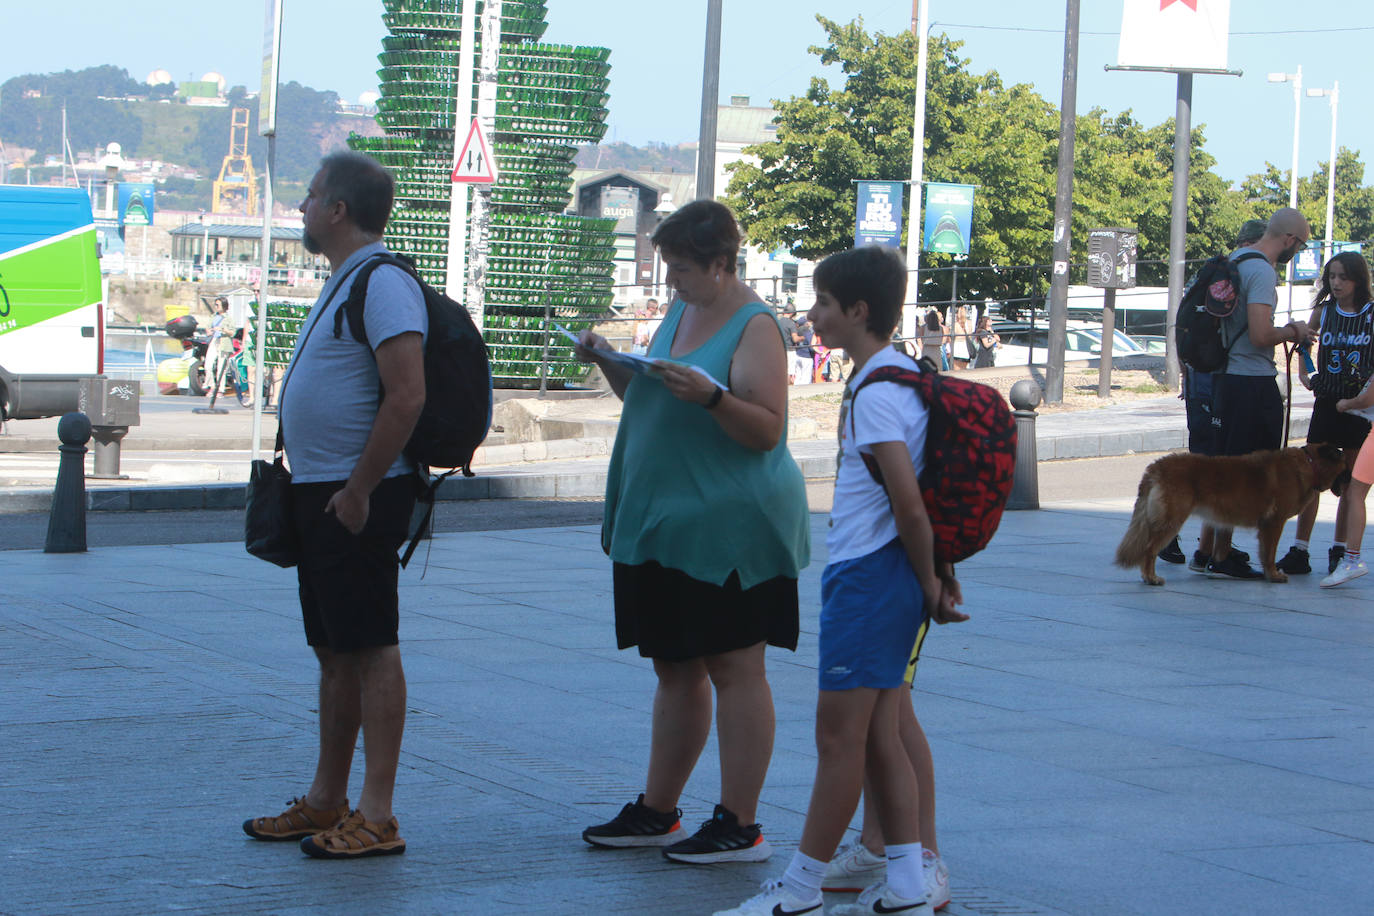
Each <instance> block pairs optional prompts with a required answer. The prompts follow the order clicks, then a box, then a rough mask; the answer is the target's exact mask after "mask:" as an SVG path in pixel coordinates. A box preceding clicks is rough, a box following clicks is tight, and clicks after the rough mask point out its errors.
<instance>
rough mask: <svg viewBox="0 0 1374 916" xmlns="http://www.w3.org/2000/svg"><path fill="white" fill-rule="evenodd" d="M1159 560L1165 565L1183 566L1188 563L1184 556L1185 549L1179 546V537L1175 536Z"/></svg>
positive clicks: (1161, 552) (1160, 554)
mask: <svg viewBox="0 0 1374 916" xmlns="http://www.w3.org/2000/svg"><path fill="white" fill-rule="evenodd" d="M1159 558H1160V559H1161V560H1163V561H1164V562H1165V563H1174V564H1182V563H1187V562H1188V558H1187V557H1185V556H1184V555H1183V548H1182V547H1180V546H1178V535H1174V539H1173V540H1172V541H1170V542H1169V543H1168V544H1167V545H1166V546H1165V547H1164V549H1163V550H1161V551H1160V552H1159Z"/></svg>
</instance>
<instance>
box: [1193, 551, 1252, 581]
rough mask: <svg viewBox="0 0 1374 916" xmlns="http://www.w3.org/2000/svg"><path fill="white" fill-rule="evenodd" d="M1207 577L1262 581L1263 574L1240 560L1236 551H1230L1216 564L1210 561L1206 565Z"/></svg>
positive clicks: (1214, 561)
mask: <svg viewBox="0 0 1374 916" xmlns="http://www.w3.org/2000/svg"><path fill="white" fill-rule="evenodd" d="M1207 575H1208V576H1209V577H1210V578H1213V579H1263V578H1264V573H1262V572H1260V571H1259V570H1258V569H1255V568H1254V567H1253V566H1251V565H1250V564H1249V563H1248V562H1246V561H1245V560H1242V559H1241V558H1240V556H1239V554H1238V553H1237V552H1236V551H1234V550H1233V551H1231V552H1230V553H1228V554H1227V555H1226V559H1224V560H1222V561H1220V562H1218V561H1216V560H1212V561H1211V562H1209V563H1208V564H1207Z"/></svg>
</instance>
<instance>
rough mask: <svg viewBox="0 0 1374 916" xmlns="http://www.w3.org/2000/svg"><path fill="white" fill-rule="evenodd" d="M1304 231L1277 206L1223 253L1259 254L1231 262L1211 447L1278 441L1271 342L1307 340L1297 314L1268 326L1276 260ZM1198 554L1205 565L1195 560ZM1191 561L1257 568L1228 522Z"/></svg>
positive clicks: (1240, 451) (1237, 570) (1243, 574)
mask: <svg viewBox="0 0 1374 916" xmlns="http://www.w3.org/2000/svg"><path fill="white" fill-rule="evenodd" d="M1311 236H1312V230H1311V228H1310V227H1309V226H1308V225H1307V218H1306V217H1304V216H1303V215H1302V214H1301V213H1299V212H1298V211H1297V210H1294V209H1292V208H1291V207H1284V208H1282V209H1280V210H1276V211H1275V212H1274V215H1273V216H1271V217H1269V224H1268V226H1266V228H1265V231H1264V235H1262V236H1261V237H1260V239H1259V241H1257V242H1255V243H1254V244H1253V245H1249V246H1242V247H1240V248H1237V249H1236V250H1235V251H1234V252H1232V253H1231V259H1232V260H1233V261H1235V260H1237V259H1238V258H1239V256H1240V255H1241V254H1243V253H1245V252H1249V251H1258V252H1260V253H1261V254H1263V255H1264V257H1263V258H1245V259H1243V260H1239V261H1238V263H1237V264H1236V269H1237V270H1238V271H1239V272H1240V290H1239V295H1238V297H1237V299H1238V303H1237V306H1236V310H1235V311H1234V312H1232V313H1231V314H1230V316H1228V317H1227V318H1226V319H1225V320H1224V321H1223V323H1222V343H1223V344H1225V345H1226V346H1227V348H1228V356H1227V362H1226V367H1225V368H1224V369H1223V370H1222V371H1221V372H1218V373H1216V374H1214V375H1213V376H1212V416H1213V417H1214V418H1215V420H1216V421H1217V422H1216V424H1215V428H1214V434H1215V442H1214V445H1215V451H1214V454H1217V455H1248V454H1250V453H1251V452H1258V451H1262V450H1265V449H1276V448H1279V447H1280V446H1281V445H1282V444H1283V396H1282V395H1281V394H1279V385H1278V381H1277V376H1278V366H1277V364H1276V363H1275V361H1274V348H1275V347H1277V346H1278V345H1279V344H1282V343H1294V344H1299V343H1309V342H1311V339H1312V332H1311V330H1310V329H1309V328H1308V326H1307V322H1305V321H1289V322H1288V323H1287V324H1285V325H1284V326H1283V327H1275V326H1274V306H1275V305H1276V304H1277V303H1278V272H1277V269H1276V268H1277V267H1278V266H1280V265H1283V264H1287V263H1288V262H1289V261H1291V260H1292V259H1293V256H1294V255H1296V254H1297V253H1298V252H1299V251H1301V250H1302V249H1303V248H1305V247H1306V246H1307V241H1308V239H1309V238H1311ZM1208 534H1211V535H1212V537H1210V538H1209V537H1208V536H1207V535H1208ZM1209 541H1210V543H1209ZM1204 559H1205V565H1204V564H1203V563H1202V562H1200V561H1202V560H1204ZM1192 565H1193V568H1194V569H1197V568H1198V567H1199V566H1203V568H1204V569H1205V571H1206V573H1207V574H1208V575H1209V576H1213V577H1216V578H1232V579H1257V578H1259V577H1260V576H1262V575H1263V573H1261V572H1259V571H1258V570H1256V569H1255V568H1254V567H1252V566H1251V565H1250V564H1249V562H1247V561H1246V560H1244V559H1243V558H1241V557H1240V556H1239V555H1238V554H1237V553H1235V552H1233V551H1232V550H1231V529H1229V528H1218V529H1215V530H1213V531H1207V530H1204V532H1203V538H1202V541H1201V543H1200V544H1199V550H1198V555H1197V556H1195V557H1194V561H1193V564H1192Z"/></svg>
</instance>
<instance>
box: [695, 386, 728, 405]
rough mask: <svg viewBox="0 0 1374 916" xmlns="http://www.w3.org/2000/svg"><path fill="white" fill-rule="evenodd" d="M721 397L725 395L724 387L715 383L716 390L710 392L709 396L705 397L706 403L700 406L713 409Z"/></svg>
mask: <svg viewBox="0 0 1374 916" xmlns="http://www.w3.org/2000/svg"><path fill="white" fill-rule="evenodd" d="M723 397H725V389H724V388H722V387H720V386H719V385H717V386H716V390H715V391H713V392H711V396H710V397H709V398H707V399H706V403H705V404H702V405H701V406H702V407H705V408H706V409H707V410H713V409H714V408H715V406H716V405H717V404H719V403H720V399H721V398H723Z"/></svg>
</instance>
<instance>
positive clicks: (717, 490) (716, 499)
mask: <svg viewBox="0 0 1374 916" xmlns="http://www.w3.org/2000/svg"><path fill="white" fill-rule="evenodd" d="M653 241H654V244H655V245H656V246H657V247H658V249H659V251H660V253H661V255H662V257H663V262H664V264H665V265H666V267H667V277H668V283H669V285H671V286H672V287H673V290H674V293H675V298H674V300H673V302H672V305H671V307H670V309H669V311H668V315H667V317H666V318H665V319H664V322H663V327H662V330H661V331H660V333H659V334H658V336H657V337H655V338H654V342H653V343H652V344H651V345H650V348H649V354H648V355H649V357H650V358H651V359H655V360H656V361H657V366H658V372H657V373H656V375H647V374H646V375H634V374H632V373H630V372H629V371H628V370H625V369H621V368H619V367H618V366H617V365H616V364H614V363H611V362H609V361H607V360H606V359H604V358H603V357H602V356H601V355H600V354H601V353H604V352H605V351H607V350H609V349H610V345H609V344H608V343H607V342H606V340H605V338H603V337H601V336H600V335H597V334H594V333H592V332H590V331H587V332H584V333H583V335H582V338H581V343H580V345H579V347H578V348H577V351H576V352H577V356H578V358H579V359H582V360H584V361H595V362H596V363H597V365H598V366H600V367H601V369H602V371H603V372H604V373H605V375H606V378H607V380H608V381H609V383H610V385H611V387H612V389H613V390H614V391H615V393H616V395H617V396H619V397H620V398H621V399H622V400H623V401H624V410H623V412H622V414H621V419H620V428H619V430H618V431H617V433H616V440H615V446H614V449H613V450H612V453H611V462H610V467H609V468H608V470H607V483H606V510H605V517H604V521H603V523H602V546H603V547H604V548H605V550H606V552H607V553H608V554H609V555H610V558H611V561H612V564H613V583H614V591H615V628H616V643H617V645H618V646H619V647H620V648H621V649H628V648H630V647H632V646H633V647H637V648H638V650H639V654H640V655H641V656H643V657H645V658H649V659H652V660H653V666H654V673H655V675H656V676H657V678H658V688H657V691H656V693H655V696H654V702H653V731H652V737H651V739H650V747H649V765H648V775H647V778H646V780H645V783H644V789H643V791H642V792H641V793H640V794H639V797H638V798H637V799H636V800H635V801H633V802H631V803H629V804H627V805H625V806H624V808H623V809H622V810H621V812H620V814H619V815H617V816H616V817H615V818H613V819H612V820H611V821H609V822H608V823H604V824H598V825H595V826H592V827H588V828H587V829H586V830H584V831H583V833H582V837H583V839H584V840H586V841H587V842H588V843H591V844H592V845H595V846H607V847H632V846H658V847H662V851H663V855H664V856H665V857H667V858H669V859H672V860H674V861H679V862H697V863H709V862H735V861H745V862H758V861H762V860H764V859H766V858H768V856H769V854H770V852H771V849H770V847H769V845H768V842H767V840H766V839H765V838H764V836H763V832H762V830H761V829H760V826H759V824H758V823H757V822H756V809H757V806H758V800H759V794H760V792H761V791H762V789H763V783H764V777H765V776H766V775H767V772H768V763H769V760H770V759H771V757H772V753H773V728H774V716H773V699H772V694H771V693H770V691H769V687H768V680H767V678H766V676H765V664H764V648H765V646H767V645H774V646H781V647H783V648H786V649H795V648H796V646H797V634H798V604H797V576H798V574H799V573H800V571H801V570H802V568H803V567H805V566H806V564H807V563H808V562H809V561H810V550H811V545H810V520H809V515H808V513H807V507H806V490H805V485H804V483H803V480H802V476H801V471H800V470H799V469H798V468H797V465H796V462H795V461H793V459H792V456H791V454H790V453H789V452H788V450H787V376H788V371H789V370H788V367H789V362H790V354H789V352H788V351H787V349H786V347H785V346H784V343H783V334H782V333H781V332H780V325H779V321H778V320H776V319H775V317H774V315H773V313H772V311H771V310H770V309H769V308H768V307H767V306H766V305H765V304H764V303H763V302H761V301H760V300H759V298H758V296H757V295H756V294H755V293H754V291H753V290H751V289H750V288H749V287H748V286H746V285H745V284H744V283H742V282H741V281H740V280H739V278H738V277H736V275H735V259H736V254H737V252H738V250H739V244H740V233H739V227H738V226H737V225H736V223H735V219H734V217H733V216H732V215H731V213H730V211H729V210H728V209H727V208H725V207H724V206H722V205H721V204H718V203H716V202H714V201H709V200H699V201H695V202H694V203H691V204H688V205H687V206H685V207H683V208H682V209H680V210H678V211H677V212H675V213H674V214H672V215H671V216H669V217H668V218H667V219H666V220H664V222H663V223H662V224H661V225H660V226H659V227H658V229H657V230H655V232H654V235H653ZM713 691H714V693H715V706H716V734H717V738H718V740H719V746H720V783H721V795H720V802H719V804H717V805H716V806H715V811H714V812H713V814H712V815H711V818H710V819H709V820H707V821H706V822H705V823H704V824H703V825H702V827H701V829H700V830H698V831H697V832H696V834H695V835H693V836H691V837H687V838H684V831H683V830H682V827H681V824H680V816H681V812H680V811H679V810H678V801H679V799H680V798H681V795H682V792H683V790H684V788H685V787H686V784H687V781H688V779H689V778H690V777H691V775H692V771H693V769H694V768H695V767H696V763H697V759H698V758H699V757H700V755H701V752H702V749H703V748H704V747H705V745H706V740H707V738H708V736H709V734H710V730H711V709H712V692H713Z"/></svg>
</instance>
